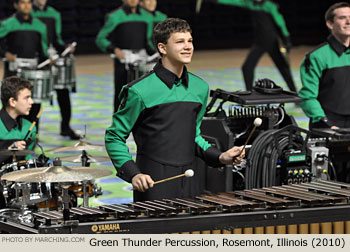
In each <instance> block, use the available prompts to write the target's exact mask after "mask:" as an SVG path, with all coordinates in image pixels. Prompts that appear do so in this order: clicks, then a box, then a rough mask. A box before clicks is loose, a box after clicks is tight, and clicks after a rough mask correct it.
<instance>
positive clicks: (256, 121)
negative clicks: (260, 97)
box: [237, 117, 262, 156]
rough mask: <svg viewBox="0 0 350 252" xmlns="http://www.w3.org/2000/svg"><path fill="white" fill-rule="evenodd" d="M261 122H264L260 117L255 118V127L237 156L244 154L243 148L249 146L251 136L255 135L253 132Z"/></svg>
mask: <svg viewBox="0 0 350 252" xmlns="http://www.w3.org/2000/svg"><path fill="white" fill-rule="evenodd" d="M261 123H262V120H261V118H260V117H257V118H255V120H254V127H253V129H252V131H251V132H250V134H249V136H248V138H247V140H246V141H245V143H244V145H243V148H242V150H241V151H240V152H239V155H237V156H240V155H241V154H242V152H243V150H244V149H245V147H246V146H247V144H248V142H249V140H250V138H251V137H252V136H253V133H254V131H255V129H256V128H257V127H259V126H260V125H261Z"/></svg>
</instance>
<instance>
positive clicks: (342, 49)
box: [327, 35, 349, 56]
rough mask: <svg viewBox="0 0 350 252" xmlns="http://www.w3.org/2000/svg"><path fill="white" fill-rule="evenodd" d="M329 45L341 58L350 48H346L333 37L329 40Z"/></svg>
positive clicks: (330, 36)
mask: <svg viewBox="0 0 350 252" xmlns="http://www.w3.org/2000/svg"><path fill="white" fill-rule="evenodd" d="M327 41H328V43H329V44H330V46H331V47H332V48H333V50H334V51H335V52H336V53H337V54H338V56H341V55H342V54H343V53H344V52H345V51H346V50H348V49H349V47H346V46H345V45H343V44H342V43H341V42H339V40H337V39H336V38H335V37H334V36H333V35H329V36H328V38H327Z"/></svg>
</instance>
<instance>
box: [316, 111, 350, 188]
mask: <svg viewBox="0 0 350 252" xmlns="http://www.w3.org/2000/svg"><path fill="white" fill-rule="evenodd" d="M325 114H326V116H327V118H328V124H329V125H330V126H337V127H339V128H350V115H339V114H335V113H332V112H329V111H325ZM309 128H310V130H312V129H313V128H324V126H323V125H321V124H320V123H312V122H311V120H310V123H309ZM333 152H334V151H332V150H330V154H331V155H330V158H331V161H332V163H333V165H334V168H335V170H336V176H337V180H338V181H341V182H347V183H350V156H349V160H344V153H339V154H337V153H333ZM346 156H347V155H346ZM331 174H332V172H331ZM332 178H334V176H332Z"/></svg>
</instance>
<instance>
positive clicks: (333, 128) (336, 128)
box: [331, 125, 339, 130]
mask: <svg viewBox="0 0 350 252" xmlns="http://www.w3.org/2000/svg"><path fill="white" fill-rule="evenodd" d="M331 129H332V130H338V129H339V127H338V126H334V125H333V126H332V127H331Z"/></svg>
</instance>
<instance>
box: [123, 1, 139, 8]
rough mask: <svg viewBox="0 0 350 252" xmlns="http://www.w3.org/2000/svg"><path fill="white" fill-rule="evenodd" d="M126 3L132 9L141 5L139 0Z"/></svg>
mask: <svg viewBox="0 0 350 252" xmlns="http://www.w3.org/2000/svg"><path fill="white" fill-rule="evenodd" d="M124 3H126V4H127V5H129V6H130V7H131V8H135V7H137V5H138V4H139V0H124Z"/></svg>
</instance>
